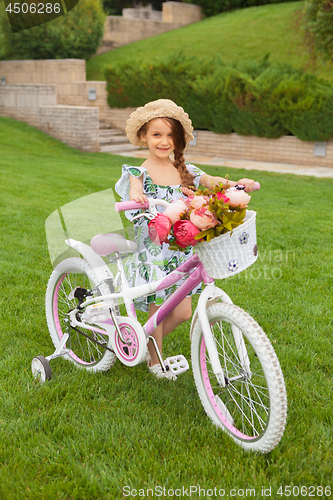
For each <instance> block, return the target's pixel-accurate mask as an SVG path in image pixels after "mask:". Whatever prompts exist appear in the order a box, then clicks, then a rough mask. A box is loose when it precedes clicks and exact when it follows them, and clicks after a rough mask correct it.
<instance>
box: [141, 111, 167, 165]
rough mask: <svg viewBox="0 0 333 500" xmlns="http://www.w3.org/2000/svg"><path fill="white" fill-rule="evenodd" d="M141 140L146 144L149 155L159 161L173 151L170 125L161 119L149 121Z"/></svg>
mask: <svg viewBox="0 0 333 500" xmlns="http://www.w3.org/2000/svg"><path fill="white" fill-rule="evenodd" d="M142 139H143V140H145V141H146V142H147V145H148V148H149V152H150V154H152V155H155V156H157V157H158V158H161V159H162V158H167V157H168V156H169V155H170V154H171V153H172V152H173V151H174V149H175V145H174V142H173V137H172V131H171V125H170V124H169V122H167V121H166V120H163V118H155V119H154V120H151V121H150V122H149V124H148V128H147V132H146V134H143V135H142Z"/></svg>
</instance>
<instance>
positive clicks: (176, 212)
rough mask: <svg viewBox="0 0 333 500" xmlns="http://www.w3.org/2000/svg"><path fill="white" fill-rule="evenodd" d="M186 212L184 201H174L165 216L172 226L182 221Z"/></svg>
mask: <svg viewBox="0 0 333 500" xmlns="http://www.w3.org/2000/svg"><path fill="white" fill-rule="evenodd" d="M185 210H186V204H185V203H184V202H183V200H177V201H173V202H172V203H170V205H169V206H168V208H167V209H166V210H165V211H164V212H163V215H165V216H166V217H167V218H168V219H169V221H170V222H171V224H174V223H175V222H177V220H179V219H180V216H181V214H183V213H184V212H185Z"/></svg>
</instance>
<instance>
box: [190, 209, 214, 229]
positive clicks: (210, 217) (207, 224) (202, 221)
mask: <svg viewBox="0 0 333 500" xmlns="http://www.w3.org/2000/svg"><path fill="white" fill-rule="evenodd" d="M190 221H191V222H192V224H194V225H195V226H196V227H198V228H199V229H201V230H204V229H209V228H211V227H214V226H216V224H217V219H216V217H215V215H214V214H213V213H212V212H211V211H210V210H208V208H206V207H202V208H197V209H195V210H193V211H192V212H191V215H190Z"/></svg>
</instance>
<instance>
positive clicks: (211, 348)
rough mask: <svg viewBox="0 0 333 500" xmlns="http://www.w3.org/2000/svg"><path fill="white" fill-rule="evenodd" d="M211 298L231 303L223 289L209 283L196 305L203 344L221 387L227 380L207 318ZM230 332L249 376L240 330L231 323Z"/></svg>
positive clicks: (248, 366) (246, 356) (244, 369)
mask: <svg viewBox="0 0 333 500" xmlns="http://www.w3.org/2000/svg"><path fill="white" fill-rule="evenodd" d="M212 299H221V300H222V302H225V303H227V304H232V300H231V299H230V297H229V296H228V295H227V294H226V293H225V292H224V291H223V290H221V289H220V288H218V287H216V286H215V285H214V284H211V285H208V286H207V287H206V288H205V289H204V290H203V292H202V293H201V295H200V298H199V301H198V306H197V313H198V317H199V321H200V326H201V330H202V333H203V336H204V339H205V344H206V348H207V351H208V355H209V359H210V362H211V366H212V370H213V373H214V375H215V377H216V380H217V383H218V384H219V385H220V386H221V387H225V386H226V385H227V383H228V381H227V379H226V377H225V374H224V371H223V368H222V366H221V363H220V359H219V356H218V351H217V346H216V341H215V339H214V336H213V333H212V330H211V327H210V324H209V320H208V317H207V306H208V305H209V301H210V300H212ZM232 333H233V336H234V339H235V344H236V346H237V351H238V354H239V357H240V359H241V360H242V368H243V371H244V373H246V374H247V376H251V370H250V362H249V358H248V355H247V350H246V346H245V342H244V339H243V335H242V333H241V332H240V330H239V329H238V328H237V327H236V326H234V325H232Z"/></svg>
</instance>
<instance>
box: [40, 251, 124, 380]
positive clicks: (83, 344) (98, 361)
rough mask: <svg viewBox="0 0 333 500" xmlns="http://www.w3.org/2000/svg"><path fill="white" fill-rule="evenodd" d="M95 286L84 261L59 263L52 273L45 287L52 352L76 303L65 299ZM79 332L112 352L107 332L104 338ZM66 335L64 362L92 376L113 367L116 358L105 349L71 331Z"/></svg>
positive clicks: (100, 334) (75, 260)
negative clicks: (83, 369)
mask: <svg viewBox="0 0 333 500" xmlns="http://www.w3.org/2000/svg"><path fill="white" fill-rule="evenodd" d="M97 284H98V282H97V278H96V276H95V274H94V272H93V270H92V268H91V267H90V266H89V264H88V263H87V262H86V261H85V260H83V259H80V258H78V257H72V258H69V259H66V260H64V261H62V262H60V263H59V264H58V265H57V266H56V268H55V269H54V271H53V272H52V274H51V276H50V279H49V282H48V285H47V290H46V298H45V307H46V319H47V325H48V328H49V332H50V336H51V339H52V342H53V344H54V346H55V348H57V347H58V345H59V343H60V341H61V339H62V337H63V335H64V333H65V328H66V325H65V322H64V320H65V319H67V318H68V315H67V313H68V312H69V311H70V310H71V309H73V308H74V307H76V306H77V300H76V299H75V298H73V299H70V298H69V297H68V295H69V294H70V292H71V291H72V290H74V289H75V288H76V287H77V286H80V287H82V288H86V289H93V288H94V287H95V286H96V285H97ZM96 295H98V294H96ZM99 329H100V327H99ZM79 330H80V331H82V332H83V333H84V334H86V335H88V336H90V337H91V338H93V339H94V340H96V341H97V342H99V343H100V344H103V345H104V346H105V347H107V348H108V349H112V345H111V341H110V338H109V336H108V335H107V333H106V332H105V334H103V333H96V332H93V331H91V330H88V329H81V328H79ZM68 333H69V339H68V341H67V342H66V345H65V347H67V348H68V349H69V350H70V351H69V353H68V354H66V355H64V357H65V359H68V360H70V361H72V362H73V363H74V364H75V365H76V366H79V367H82V368H85V369H86V370H88V371H94V372H98V371H107V370H108V369H109V368H110V367H111V366H112V365H113V364H114V363H115V361H116V359H117V357H116V355H115V353H114V352H111V351H110V350H108V349H104V348H103V347H101V346H100V345H98V344H97V343H96V342H93V341H92V340H90V339H88V338H87V337H85V336H84V335H81V334H80V333H79V332H78V331H75V330H74V329H72V328H69V331H68Z"/></svg>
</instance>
